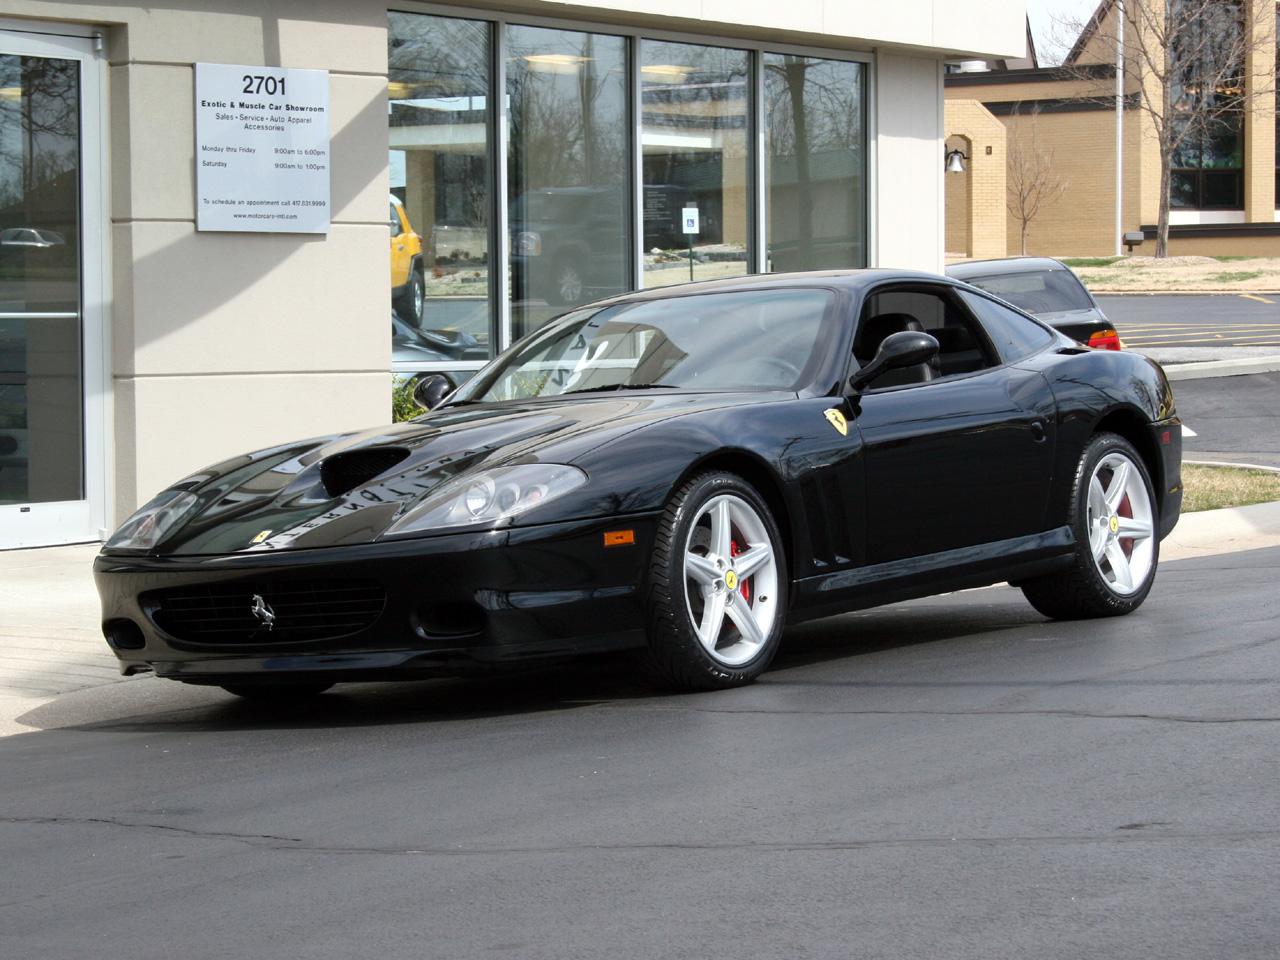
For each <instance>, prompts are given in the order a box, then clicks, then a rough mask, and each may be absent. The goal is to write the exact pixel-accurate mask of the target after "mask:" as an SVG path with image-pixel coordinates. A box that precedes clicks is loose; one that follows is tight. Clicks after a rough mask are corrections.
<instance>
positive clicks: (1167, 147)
mask: <svg viewBox="0 0 1280 960" xmlns="http://www.w3.org/2000/svg"><path fill="white" fill-rule="evenodd" d="M1274 2H1275V0H1123V3H1122V4H1120V3H1117V0H1102V2H1101V3H1100V4H1099V6H1098V8H1097V10H1096V11H1095V12H1094V14H1093V16H1092V17H1091V18H1090V19H1089V20H1087V21H1084V22H1081V21H1076V22H1074V23H1073V22H1071V21H1070V20H1069V19H1065V18H1064V19H1063V20H1062V21H1061V25H1062V26H1063V27H1064V28H1065V29H1068V30H1071V31H1073V32H1075V33H1076V34H1077V35H1078V39H1077V40H1076V42H1075V45H1074V46H1073V47H1072V49H1071V51H1070V52H1069V53H1068V55H1067V60H1066V62H1065V64H1064V70H1065V71H1066V73H1067V75H1068V76H1071V77H1073V78H1075V79H1082V80H1083V79H1088V80H1089V81H1091V82H1092V83H1093V84H1095V85H1096V84H1097V83H1098V82H1099V74H1098V64H1100V63H1103V64H1105V63H1115V62H1117V60H1119V59H1120V51H1121V50H1123V60H1124V68H1125V73H1126V76H1127V77H1128V78H1134V80H1136V85H1135V84H1133V83H1127V84H1126V85H1127V87H1128V88H1129V91H1130V92H1128V93H1127V97H1128V98H1129V99H1130V101H1131V102H1132V103H1133V104H1134V106H1136V108H1137V109H1138V110H1139V111H1141V113H1142V114H1143V115H1145V117H1146V118H1147V120H1148V128H1149V130H1150V134H1151V136H1152V137H1153V138H1154V139H1155V141H1156V143H1157V146H1158V148H1159V151H1160V216H1159V221H1158V229H1157V233H1156V256H1157V257H1164V256H1167V255H1168V250H1169V191H1170V186H1171V174H1170V171H1171V170H1172V169H1174V168H1175V167H1178V166H1187V167H1193V166H1194V167H1198V168H1200V167H1206V166H1211V165H1212V164H1214V163H1217V164H1219V165H1222V166H1225V164H1224V163H1223V161H1224V160H1231V161H1232V162H1233V165H1234V166H1237V167H1238V166H1242V165H1243V164H1242V163H1241V162H1240V160H1239V158H1238V157H1236V158H1233V157H1231V156H1230V154H1229V152H1228V155H1227V156H1225V157H1224V156H1221V155H1219V154H1220V153H1221V149H1220V144H1221V143H1223V141H1224V140H1225V139H1227V137H1226V136H1225V135H1227V134H1230V133H1231V131H1232V130H1236V131H1240V133H1241V134H1242V133H1243V123H1244V116H1245V112H1246V110H1247V108H1248V107H1249V105H1251V104H1252V103H1256V102H1267V103H1270V102H1271V99H1272V97H1273V96H1274V94H1275V77H1274V75H1268V74H1262V73H1255V74H1253V75H1249V71H1248V67H1249V63H1250V61H1251V60H1252V59H1253V56H1252V55H1253V54H1255V53H1261V52H1262V51H1263V48H1264V47H1266V46H1268V45H1270V44H1271V43H1274V39H1273V38H1270V37H1267V38H1261V37H1257V36H1255V35H1254V31H1253V29H1252V25H1253V23H1255V22H1257V20H1258V19H1259V18H1260V16H1261V15H1262V13H1263V11H1264V10H1265V9H1266V8H1267V7H1268V6H1269V5H1271V4H1272V3H1274ZM1121 7H1122V8H1123V15H1122V14H1121V13H1120V8H1121ZM1106 96H1107V93H1106V92H1104V91H1102V90H1100V89H1096V88H1095V90H1093V91H1090V93H1089V96H1088V98H1089V99H1102V98H1104V97H1106ZM1237 142H1238V141H1237ZM1215 151H1216V152H1215ZM1206 155H1208V156H1207V159H1208V161H1209V162H1208V163H1206Z"/></svg>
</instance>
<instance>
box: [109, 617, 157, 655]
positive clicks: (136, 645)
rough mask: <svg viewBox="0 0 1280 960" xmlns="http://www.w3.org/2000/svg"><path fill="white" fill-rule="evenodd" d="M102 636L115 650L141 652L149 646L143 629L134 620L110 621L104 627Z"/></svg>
mask: <svg viewBox="0 0 1280 960" xmlns="http://www.w3.org/2000/svg"><path fill="white" fill-rule="evenodd" d="M102 635H103V636H104V637H106V638H107V643H109V644H110V645H111V647H112V649H114V650H141V649H142V648H143V647H145V646H146V645H147V638H146V637H144V636H143V635H142V628H141V627H139V626H138V625H137V624H136V623H134V622H133V621H132V620H125V619H121V620H108V621H107V622H106V623H104V624H103V625H102Z"/></svg>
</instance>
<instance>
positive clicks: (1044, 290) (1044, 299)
mask: <svg viewBox="0 0 1280 960" xmlns="http://www.w3.org/2000/svg"><path fill="white" fill-rule="evenodd" d="M966 282H967V283H971V284H973V285H974V286H975V287H981V288H982V289H983V290H986V291H988V292H989V293H994V294H995V295H996V296H997V297H999V298H1000V299H1001V300H1007V301H1008V302H1009V303H1012V304H1013V305H1014V306H1015V307H1021V308H1022V309H1023V310H1025V311H1027V313H1062V312H1064V311H1067V310H1092V309H1093V303H1092V302H1091V301H1090V300H1089V294H1088V293H1086V292H1085V289H1084V286H1083V285H1082V284H1081V283H1080V281H1079V280H1077V279H1076V275H1075V274H1074V273H1072V272H1071V271H1070V270H1039V271H1036V272H1028V273H999V274H995V275H993V276H989V277H970V278H968V280H967V281H966Z"/></svg>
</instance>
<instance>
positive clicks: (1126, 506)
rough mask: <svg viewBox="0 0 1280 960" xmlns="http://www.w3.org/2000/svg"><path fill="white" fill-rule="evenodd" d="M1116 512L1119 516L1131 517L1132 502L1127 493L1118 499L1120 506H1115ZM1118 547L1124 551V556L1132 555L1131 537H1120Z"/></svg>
mask: <svg viewBox="0 0 1280 960" xmlns="http://www.w3.org/2000/svg"><path fill="white" fill-rule="evenodd" d="M1116 514H1117V515H1118V516H1121V517H1128V518H1129V519H1133V504H1131V503H1130V502H1129V495H1128V494H1127V493H1126V494H1125V495H1124V499H1123V500H1121V501H1120V506H1118V507H1117V508H1116ZM1120 549H1121V550H1123V551H1124V555H1125V556H1126V557H1132V556H1133V537H1121V538H1120Z"/></svg>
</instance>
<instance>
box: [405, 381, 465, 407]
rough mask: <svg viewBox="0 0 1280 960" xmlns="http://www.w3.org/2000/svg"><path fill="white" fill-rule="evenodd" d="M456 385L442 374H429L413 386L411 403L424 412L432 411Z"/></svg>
mask: <svg viewBox="0 0 1280 960" xmlns="http://www.w3.org/2000/svg"><path fill="white" fill-rule="evenodd" d="M456 389H458V385H457V384H456V383H454V382H453V380H452V379H451V378H450V377H449V376H448V375H447V374H443V373H429V374H427V375H426V376H425V377H421V378H419V380H418V382H417V383H416V384H414V386H413V402H414V403H416V404H417V405H418V406H420V407H422V408H423V409H424V410H434V409H435V408H436V407H438V406H440V404H441V403H443V402H444V398H445V397H447V396H449V394H451V393H453V391H454V390H456Z"/></svg>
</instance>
